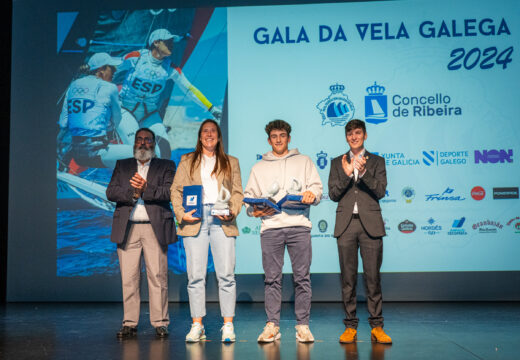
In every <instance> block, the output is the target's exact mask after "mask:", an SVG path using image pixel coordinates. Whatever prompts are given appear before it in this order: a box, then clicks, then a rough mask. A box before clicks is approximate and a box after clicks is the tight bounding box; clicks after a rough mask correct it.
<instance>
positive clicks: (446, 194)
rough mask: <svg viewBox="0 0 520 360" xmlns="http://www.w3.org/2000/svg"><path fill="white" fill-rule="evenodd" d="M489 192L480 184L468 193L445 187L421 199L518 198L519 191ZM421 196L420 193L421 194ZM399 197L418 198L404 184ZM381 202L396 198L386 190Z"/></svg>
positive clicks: (409, 201) (431, 200)
mask: <svg viewBox="0 0 520 360" xmlns="http://www.w3.org/2000/svg"><path fill="white" fill-rule="evenodd" d="M489 191H490V194H488V193H487V192H486V190H485V189H484V188H483V187H482V186H475V187H473V188H472V189H471V191H470V192H469V194H468V193H465V192H460V191H456V190H455V189H454V188H451V187H449V186H448V187H446V188H445V189H444V190H442V191H436V192H431V193H426V194H424V197H423V200H424V201H426V202H430V203H439V202H459V201H465V200H468V199H469V198H471V199H473V200H476V201H480V200H483V199H485V198H486V196H489V197H492V198H493V200H502V199H518V198H519V191H518V187H493V188H492V192H491V190H489ZM421 196H422V195H421ZM401 198H402V199H403V200H404V202H405V203H407V204H411V203H412V202H414V201H417V200H419V199H420V197H419V196H417V192H416V191H415V189H414V188H413V187H411V186H405V187H404V188H403V189H402V190H401ZM381 202H382V203H395V202H397V199H396V198H395V197H393V196H391V194H390V192H389V190H386V194H385V197H384V198H383V199H381Z"/></svg>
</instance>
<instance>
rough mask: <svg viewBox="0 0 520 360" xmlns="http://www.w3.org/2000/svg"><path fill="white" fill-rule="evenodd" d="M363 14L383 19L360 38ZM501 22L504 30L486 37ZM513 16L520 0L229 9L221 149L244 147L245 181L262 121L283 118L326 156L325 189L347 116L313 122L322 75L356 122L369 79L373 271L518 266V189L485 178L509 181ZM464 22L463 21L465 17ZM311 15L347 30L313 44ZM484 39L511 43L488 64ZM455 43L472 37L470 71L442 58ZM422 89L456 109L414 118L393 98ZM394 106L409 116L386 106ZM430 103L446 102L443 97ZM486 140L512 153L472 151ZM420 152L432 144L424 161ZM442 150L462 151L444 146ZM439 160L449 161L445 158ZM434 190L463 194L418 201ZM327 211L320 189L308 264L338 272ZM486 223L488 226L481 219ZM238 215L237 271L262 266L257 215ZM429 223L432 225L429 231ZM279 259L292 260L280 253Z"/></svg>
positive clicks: (519, 125)
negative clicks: (496, 194) (512, 194)
mask: <svg viewBox="0 0 520 360" xmlns="http://www.w3.org/2000/svg"><path fill="white" fill-rule="evenodd" d="M466 19H476V21H475V22H474V24H475V25H474V29H469V31H468V36H466V35H464V22H465V20H466ZM483 19H491V20H490V21H489V22H487V21H485V22H484V23H483V29H484V31H486V32H490V31H491V29H490V27H489V26H490V25H491V24H492V25H493V26H494V32H495V35H483V34H481V32H480V31H479V23H480V22H481V21H482V20H483ZM424 21H431V22H432V23H433V25H432V26H425V27H424V28H423V29H424V32H428V30H429V29H432V28H434V29H435V33H436V34H437V35H439V31H441V24H442V22H443V21H444V22H445V23H446V25H447V28H446V29H447V34H449V36H448V35H443V36H440V37H438V36H435V37H433V38H426V37H424V36H421V34H420V32H419V29H420V27H421V23H423V22H424ZM453 21H454V22H455V31H454V30H453V26H454V25H453ZM372 23H380V24H382V25H380V26H377V25H376V26H375V29H376V30H377V29H380V30H381V32H380V33H376V34H375V38H374V39H372V38H371V32H370V28H369V30H368V31H367V33H366V36H365V38H364V40H362V39H361V36H360V33H359V32H358V30H357V28H356V24H372ZM501 23H502V28H501V32H502V33H501V34H500V35H496V33H497V32H498V31H499V27H500V24H501ZM503 23H505V24H506V27H507V29H508V31H506V30H505V28H504V27H503ZM519 23H520V4H518V3H517V2H514V1H496V2H493V3H491V2H487V1H455V2H453V1H437V2H423V1H390V2H374V3H345V4H321V5H297V6H296V5H291V6H271V7H238V8H228V69H229V75H228V76H229V77H228V79H229V136H228V141H229V153H230V154H232V155H235V156H238V157H239V159H240V164H241V168H242V179H243V184H244V186H245V184H246V183H247V179H248V175H249V171H250V169H251V167H252V166H253V164H254V163H255V162H256V161H257V158H258V156H257V155H258V154H263V153H265V152H267V151H269V150H270V147H269V145H268V143H267V136H266V134H265V132H264V130H263V129H264V126H265V124H266V123H267V122H268V121H270V120H272V119H276V118H280V119H284V120H286V121H288V122H289V123H290V124H291V125H292V126H293V132H292V134H291V135H292V141H291V144H290V147H297V148H298V149H299V150H300V152H302V153H304V154H307V155H309V156H310V157H311V158H312V159H313V160H314V161H315V163H317V162H318V156H317V154H318V153H320V152H324V153H326V154H327V156H326V159H327V164H326V165H325V166H323V160H321V162H320V164H321V165H322V166H323V168H318V171H319V174H320V177H321V180H322V182H323V184H324V192H325V193H327V181H328V174H329V170H330V160H331V158H333V157H336V156H338V155H340V154H343V153H344V152H345V151H346V150H347V145H346V142H345V136H344V128H343V126H339V125H338V126H331V124H330V123H325V124H322V123H323V119H322V116H321V114H320V110H319V109H318V108H317V105H318V104H319V103H320V102H321V101H322V100H324V99H326V98H327V97H328V96H329V95H331V90H330V89H329V87H330V86H331V85H334V84H341V85H343V86H344V87H345V89H344V91H343V95H344V97H348V99H349V100H350V101H351V102H352V104H353V105H354V110H353V113H354V114H353V116H354V117H355V118H360V119H363V120H364V119H365V117H366V115H369V114H365V102H367V101H368V100H369V99H366V98H365V97H366V96H367V95H368V93H367V90H366V89H367V87H369V86H371V85H373V84H374V82H377V84H378V85H380V86H383V87H384V88H385V90H384V94H383V95H384V96H386V100H387V109H386V110H387V111H386V114H387V117H386V118H387V120H386V121H385V122H381V123H379V124H374V123H367V132H368V139H367V141H366V143H365V144H366V148H367V150H369V151H371V152H377V153H379V154H380V155H382V156H384V157H385V158H387V177H388V187H387V190H388V194H387V196H386V197H385V198H384V199H383V201H382V202H381V205H382V209H383V210H382V211H383V217H384V219H385V223H386V228H387V234H388V236H387V237H385V238H384V260H383V267H382V270H383V271H385V272H415V271H417V272H421V271H488V270H489V271H491V270H493V271H500V270H520V265H519V262H518V255H519V254H520V233H519V232H520V231H519V229H518V228H515V225H516V224H518V222H519V220H518V216H520V205H519V204H520V203H519V200H518V199H493V188H500V187H515V188H516V189H518V186H519V178H520V167H519V164H518V161H519V160H518V155H517V153H518V151H519V148H518V144H519V140H518V139H519V134H520V122H519V116H518V106H517V104H518V100H519V97H518V96H519V95H518V94H519V84H518V79H520V70H519V66H518V60H517V59H516V57H517V51H518V49H519V46H520V44H519V39H520V38H519V36H518V30H519ZM385 24H387V26H388V37H392V36H393V37H396V36H397V34H398V31H399V29H400V27H401V24H403V26H404V27H405V29H406V33H407V34H408V38H406V37H405V36H401V38H399V39H384V38H385ZM468 24H470V27H471V24H473V22H472V20H469V21H468ZM320 25H326V26H328V27H330V28H331V29H333V31H334V33H335V32H337V29H338V27H339V26H340V25H341V27H342V30H343V33H344V34H345V36H346V38H347V41H344V40H342V39H339V40H338V41H333V39H334V35H333V37H332V39H331V40H330V41H322V42H320V39H319V27H320ZM262 27H263V28H266V29H267V31H262V32H260V33H261V34H268V36H269V40H270V42H272V41H273V36H276V34H275V32H276V29H277V28H278V29H279V31H280V34H281V37H279V38H277V39H278V40H280V39H281V41H275V42H274V43H268V44H259V43H257V42H255V37H254V33H255V30H257V29H258V28H262ZM302 27H303V28H304V30H305V33H306V35H307V38H308V39H309V42H305V41H301V42H299V43H298V42H295V43H288V41H287V40H290V41H296V40H297V38H298V35H299V33H300V31H301V29H302ZM286 28H287V29H288V30H286ZM286 31H288V34H289V37H288V38H287V36H286V34H287V32H286ZM508 32H509V33H510V34H508ZM458 33H462V36H457V34H458ZM444 34H446V32H445V33H444ZM471 34H476V35H475V36H471ZM401 35H402V33H401ZM441 35H442V34H441ZM378 37H382V38H383V39H378ZM260 40H261V39H260ZM491 47H496V49H497V56H498V54H500V53H501V52H503V51H505V50H506V49H507V48H509V47H513V51H512V53H511V54H510V59H511V61H510V62H508V63H507V65H506V67H505V68H504V66H503V64H500V62H501V61H500V60H499V64H497V56H495V57H494V58H493V59H492V61H490V62H489V63H491V64H493V66H492V67H491V68H489V69H481V68H480V65H481V63H482V61H483V54H484V51H486V49H487V48H491ZM457 48H463V49H464V50H465V53H466V54H467V53H468V52H470V51H471V50H472V49H474V48H477V49H479V50H478V51H477V50H475V51H473V53H472V55H471V56H470V57H469V58H468V59H467V60H466V66H467V67H468V68H470V67H471V65H472V64H473V62H474V61H475V59H477V53H478V52H479V53H480V59H479V61H478V62H477V63H476V65H475V67H473V68H472V69H466V68H465V67H464V58H462V59H461V60H460V61H458V62H457V63H456V64H461V65H462V66H461V68H460V69H458V70H449V69H448V64H449V63H450V62H451V61H452V60H453V57H452V56H451V53H452V51H453V50H454V49H457ZM487 51H488V52H487V53H486V54H491V52H492V50H487ZM505 58H507V57H506V56H505V55H502V57H499V59H502V60H503V59H505ZM483 65H484V66H485V65H486V63H484V64H483ZM438 94H440V95H438ZM421 96H424V97H429V96H433V97H435V96H440V97H441V98H442V97H445V96H449V103H448V104H447V107H452V108H453V109H452V114H451V115H446V114H444V113H443V115H433V116H420V115H421V114H415V116H414V114H413V107H412V106H411V105H408V106H403V105H402V104H400V103H399V101H398V100H399V99H403V98H411V97H421ZM398 106H400V107H401V110H402V109H403V108H406V109H408V110H409V111H410V114H409V115H408V116H407V117H403V116H396V113H395V111H397V107H398ZM430 107H433V108H437V107H440V108H442V109H444V104H438V105H437V104H431V105H430ZM457 108H458V109H459V110H456V109H457ZM455 112H460V115H455ZM484 150H498V151H500V150H505V151H506V152H509V153H510V152H511V151H512V156H510V157H508V159H503V161H504V162H500V161H498V162H497V163H492V162H491V161H488V162H487V163H482V162H480V163H478V164H477V163H475V151H479V152H480V153H483V151H484ZM423 152H427V153H428V154H430V155H432V157H433V161H431V160H428V158H427V157H426V155H425V154H424V153H423ZM447 152H455V153H458V154H457V155H450V156H447V157H446V156H443V155H446V153H447ZM444 159H449V161H450V162H452V163H455V164H444V163H441V160H444ZM398 160H399V161H398ZM476 186H480V187H482V188H483V189H484V190H485V192H486V195H485V197H484V198H483V199H482V200H474V199H473V198H472V196H471V192H472V189H473V188H474V187H476ZM406 187H410V188H411V189H413V193H414V196H413V199H411V201H410V202H409V203H408V202H406V200H407V199H405V197H403V196H402V192H403V189H405V188H406ZM444 192H446V195H445V196H450V197H453V198H456V199H460V200H426V199H427V198H428V197H427V195H431V194H442V193H444ZM517 193H518V191H517ZM408 200H410V199H408ZM335 210H336V204H335V203H334V202H332V201H330V200H328V199H327V198H325V199H324V200H322V202H321V204H319V205H318V206H317V207H314V208H312V210H311V220H312V222H313V224H314V227H313V230H312V236H313V263H312V267H311V271H312V272H313V273H320V272H322V273H330V272H339V264H338V260H337V248H336V240H335V238H334V237H332V233H333V228H334V221H335ZM462 218H464V219H465V221H464V223H463V224H462V226H460V227H458V228H456V227H454V222H459V223H460V219H462ZM320 220H324V221H325V222H326V224H327V228H326V230H325V231H323V227H322V231H320V230H319V229H318V226H317V224H318V222H319V221H320ZM405 220H409V221H411V222H413V223H414V224H415V226H416V230H415V231H414V232H412V233H402V232H400V231H399V229H398V226H399V224H400V223H401V222H403V221H405ZM487 221H490V222H493V223H495V224H497V225H498V226H494V225H483V226H479V225H478V224H479V223H480V222H487ZM238 223H239V227H240V229H241V235H240V237H239V238H238V239H237V273H261V272H262V266H261V250H260V239H259V225H260V221H259V220H258V219H254V218H249V217H247V216H246V215H245V211H244V212H242V213H241V214H240V216H239V219H238ZM427 227H429V229H435V230H430V232H429V231H428V228H427ZM454 233H457V235H452V234H454ZM461 233H462V234H461ZM360 270H362V267H361V263H360ZM284 271H286V272H290V261H289V259H288V256H287V255H286V259H285V267H284Z"/></svg>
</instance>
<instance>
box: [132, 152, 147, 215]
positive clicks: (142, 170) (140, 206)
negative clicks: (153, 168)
mask: <svg viewBox="0 0 520 360" xmlns="http://www.w3.org/2000/svg"><path fill="white" fill-rule="evenodd" d="M136 161H137V173H138V174H139V175H141V177H142V178H143V179H145V180H146V177H147V176H148V169H150V162H151V160H148V161H147V162H145V163H144V164H141V162H140V161H138V160H136ZM130 221H150V218H149V217H148V213H147V212H146V208H145V207H144V201H143V199H141V198H139V199H137V201H136V203H135V206H134V208H133V209H132V212H131V213H130Z"/></svg>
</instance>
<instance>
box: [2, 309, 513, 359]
mask: <svg viewBox="0 0 520 360" xmlns="http://www.w3.org/2000/svg"><path fill="white" fill-rule="evenodd" d="M383 311H384V316H385V330H386V331H387V332H388V334H389V335H390V336H391V337H392V339H393V342H394V343H393V345H377V344H372V343H371V341H370V327H369V325H368V323H367V321H366V318H367V313H366V306H365V304H364V303H361V304H359V305H358V316H359V318H360V324H359V328H358V342H357V343H356V344H351V345H342V344H339V342H338V339H339V335H340V334H341V333H342V332H343V330H344V327H343V324H342V321H341V320H342V316H343V312H342V308H341V304H340V303H313V304H312V312H311V324H310V327H311V330H312V332H313V334H314V337H315V338H316V342H315V343H314V344H299V343H298V342H297V341H296V340H295V331H294V325H295V321H294V313H293V304H292V303H284V304H283V308H282V320H281V323H280V328H281V333H282V338H281V340H280V341H277V342H275V343H271V344H266V345H259V344H258V343H257V342H256V338H257V336H258V334H259V333H260V331H261V330H262V328H263V326H264V322H265V313H264V308H263V303H239V304H237V310H236V314H237V316H236V320H235V332H236V335H237V342H236V343H235V344H231V345H225V344H222V343H221V342H220V327H221V326H222V324H221V319H220V316H219V314H220V311H219V307H218V304H216V303H210V304H208V315H207V316H206V318H205V327H206V334H207V336H208V340H207V341H205V342H203V343H198V344H186V343H185V342H184V337H185V335H186V332H187V331H188V330H189V327H190V319H189V306H188V304H185V303H181V304H179V303H170V318H171V324H170V327H169V329H170V336H169V338H167V339H166V340H159V339H156V338H155V332H154V329H153V328H152V327H151V326H150V324H149V318H148V304H147V303H144V304H143V305H142V308H141V323H140V325H139V332H138V335H137V337H136V338H135V339H132V340H123V341H120V340H118V339H117V338H116V332H117V330H118V329H119V327H120V322H121V317H122V304H120V303H38V304H29V303H23V304H7V305H4V306H1V307H0V359H17V360H18V359H103V360H105V359H125V360H130V359H154V360H156V359H158V360H160V359H193V360H199V359H200V360H202V359H208V360H210V359H211V360H213V359H226V360H232V359H237V360H241V359H248V360H249V359H269V360H271V359H349V360H350V359H352V360H354V359H403V360H404V359H414V360H417V359H443V360H444V359H450V360H453V359H511V360H513V359H520V303H385V304H384V306H383Z"/></svg>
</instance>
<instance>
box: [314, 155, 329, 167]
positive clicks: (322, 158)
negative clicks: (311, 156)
mask: <svg viewBox="0 0 520 360" xmlns="http://www.w3.org/2000/svg"><path fill="white" fill-rule="evenodd" d="M327 155H328V154H327V153H326V152H324V151H323V150H321V151H320V152H319V153H317V154H316V156H317V158H318V159H317V160H316V164H317V165H318V167H319V168H320V169H322V170H323V169H325V168H326V167H327V164H328V160H327Z"/></svg>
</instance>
